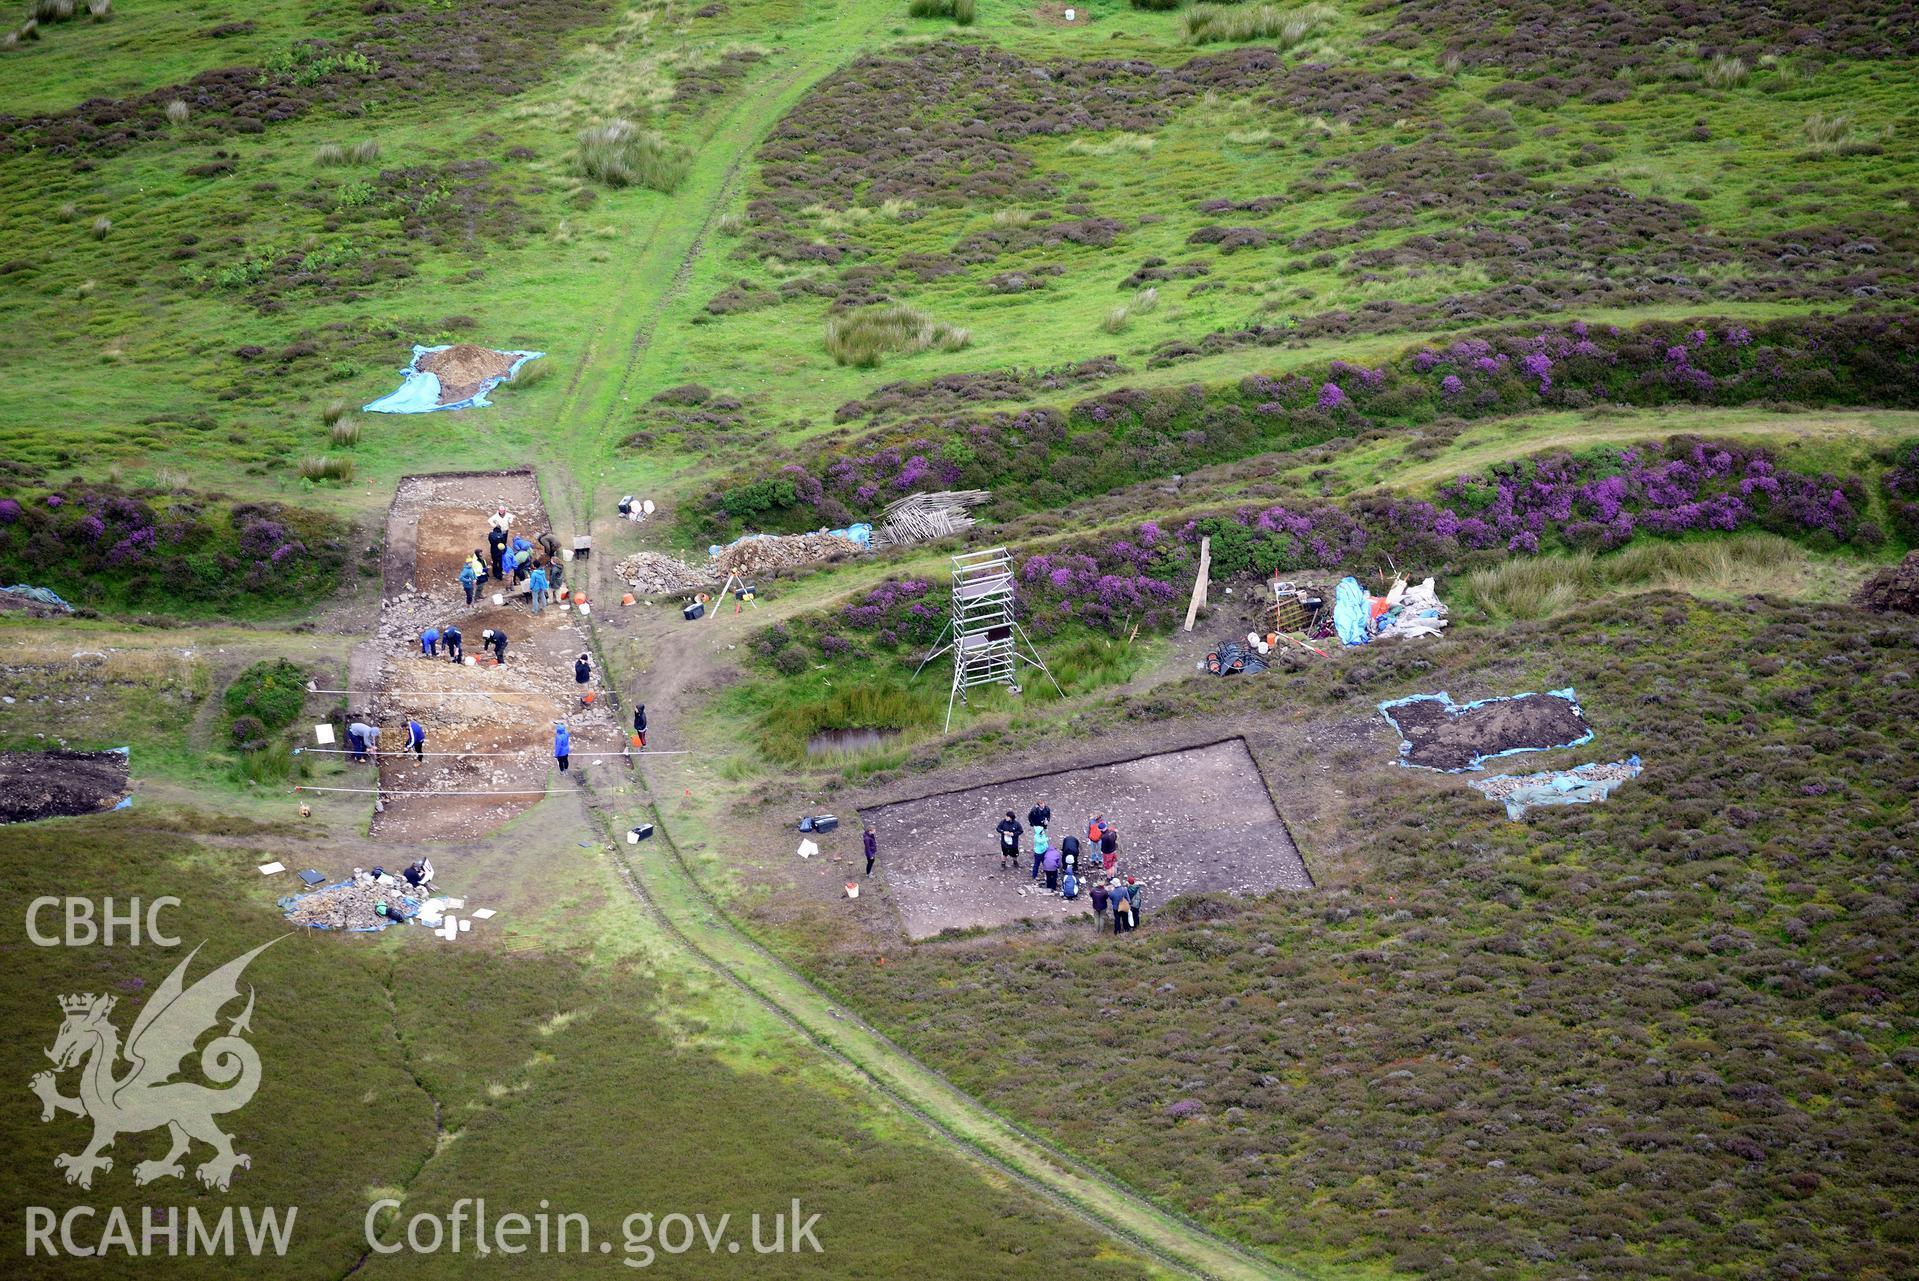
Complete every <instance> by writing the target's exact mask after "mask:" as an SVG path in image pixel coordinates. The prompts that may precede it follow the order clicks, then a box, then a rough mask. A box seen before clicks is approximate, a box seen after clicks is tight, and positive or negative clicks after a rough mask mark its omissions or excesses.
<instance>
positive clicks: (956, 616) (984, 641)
mask: <svg viewBox="0 0 1919 1281" xmlns="http://www.w3.org/2000/svg"><path fill="white" fill-rule="evenodd" d="M951 560H952V563H953V605H952V615H951V617H949V618H948V619H947V620H946V626H945V628H944V629H942V630H941V632H940V638H939V640H938V641H937V642H935V644H934V647H933V650H932V651H931V652H930V653H928V654H927V656H926V657H925V658H922V659H921V660H920V665H919V666H918V667H916V668H914V669H913V676H914V678H915V679H918V677H919V674H920V673H921V672H922V671H924V670H925V669H926V665H927V664H928V663H930V662H932V661H933V660H934V659H936V658H938V657H939V656H940V655H941V654H945V653H948V652H950V653H951V654H952V655H953V689H952V692H951V693H949V694H948V695H947V696H946V728H947V729H951V728H953V702H954V700H955V699H957V700H958V701H959V702H962V703H964V702H965V701H966V691H967V690H969V689H974V688H976V687H978V686H981V685H1004V686H1006V687H1007V688H1008V689H1010V690H1012V691H1013V693H1015V694H1017V693H1019V665H1020V664H1021V663H1025V664H1027V665H1028V666H1031V667H1037V668H1039V669H1040V671H1042V672H1045V673H1046V679H1047V680H1049V681H1052V682H1053V688H1054V689H1055V690H1059V694H1060V697H1061V698H1064V697H1065V696H1066V691H1064V690H1061V689H1060V688H1059V682H1058V681H1057V680H1054V679H1053V673H1052V672H1050V671H1048V670H1047V667H1046V664H1045V663H1044V662H1043V661H1041V659H1040V656H1039V652H1038V651H1037V650H1035V649H1034V648H1033V642H1032V641H1031V640H1029V639H1027V636H1026V629H1025V628H1023V627H1021V626H1020V625H1019V619H1018V618H1016V617H1015V616H1014V614H1013V557H1012V555H1011V554H1010V553H1009V552H1007V550H1006V549H1005V548H1004V547H992V548H988V549H987V550H985V551H977V552H960V553H958V554H957V555H955V556H953V557H952V558H951Z"/></svg>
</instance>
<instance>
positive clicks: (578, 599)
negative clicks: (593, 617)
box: [573, 592, 586, 605]
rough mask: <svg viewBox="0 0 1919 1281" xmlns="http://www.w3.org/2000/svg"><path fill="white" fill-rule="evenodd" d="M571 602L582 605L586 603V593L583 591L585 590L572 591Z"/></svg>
mask: <svg viewBox="0 0 1919 1281" xmlns="http://www.w3.org/2000/svg"><path fill="white" fill-rule="evenodd" d="M573 603H574V604H575V605H584V604H586V593H585V592H574V593H573Z"/></svg>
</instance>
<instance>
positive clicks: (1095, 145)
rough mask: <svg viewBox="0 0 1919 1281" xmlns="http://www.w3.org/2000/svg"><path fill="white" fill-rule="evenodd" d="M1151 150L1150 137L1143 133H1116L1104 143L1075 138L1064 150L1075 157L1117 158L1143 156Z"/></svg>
mask: <svg viewBox="0 0 1919 1281" xmlns="http://www.w3.org/2000/svg"><path fill="white" fill-rule="evenodd" d="M1152 149H1153V138H1152V135H1151V134H1144V133H1116V134H1114V135H1113V136H1112V137H1110V138H1108V139H1106V140H1105V141H1104V142H1092V141H1089V140H1087V139H1085V138H1075V139H1073V141H1071V142H1069V143H1067V144H1066V150H1067V151H1069V152H1071V153H1072V154H1074V155H1076V156H1117V155H1123V154H1129V153H1130V154H1132V155H1136V156H1143V155H1145V154H1146V153H1148V152H1149V151H1151V150H1152Z"/></svg>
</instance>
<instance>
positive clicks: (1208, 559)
mask: <svg viewBox="0 0 1919 1281" xmlns="http://www.w3.org/2000/svg"><path fill="white" fill-rule="evenodd" d="M1212 568H1213V540H1212V539H1211V538H1210V537H1202V538H1201V539H1200V540H1199V573H1197V574H1195V575H1193V599H1192V600H1190V601H1188V602H1187V603H1186V630H1187V631H1189V632H1190V631H1192V630H1193V620H1194V619H1195V618H1197V617H1199V607H1200V606H1201V605H1202V604H1204V603H1205V601H1206V576H1207V575H1208V574H1209V573H1211V572H1212Z"/></svg>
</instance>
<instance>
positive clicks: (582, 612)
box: [580, 605, 593, 618]
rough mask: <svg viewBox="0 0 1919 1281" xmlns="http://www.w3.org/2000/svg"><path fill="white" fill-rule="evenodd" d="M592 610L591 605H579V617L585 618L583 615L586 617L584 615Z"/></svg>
mask: <svg viewBox="0 0 1919 1281" xmlns="http://www.w3.org/2000/svg"><path fill="white" fill-rule="evenodd" d="M592 612H593V607H592V606H591V605H582V606H580V617H581V618H585V617H586V616H587V615H588V614H591V613H592Z"/></svg>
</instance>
